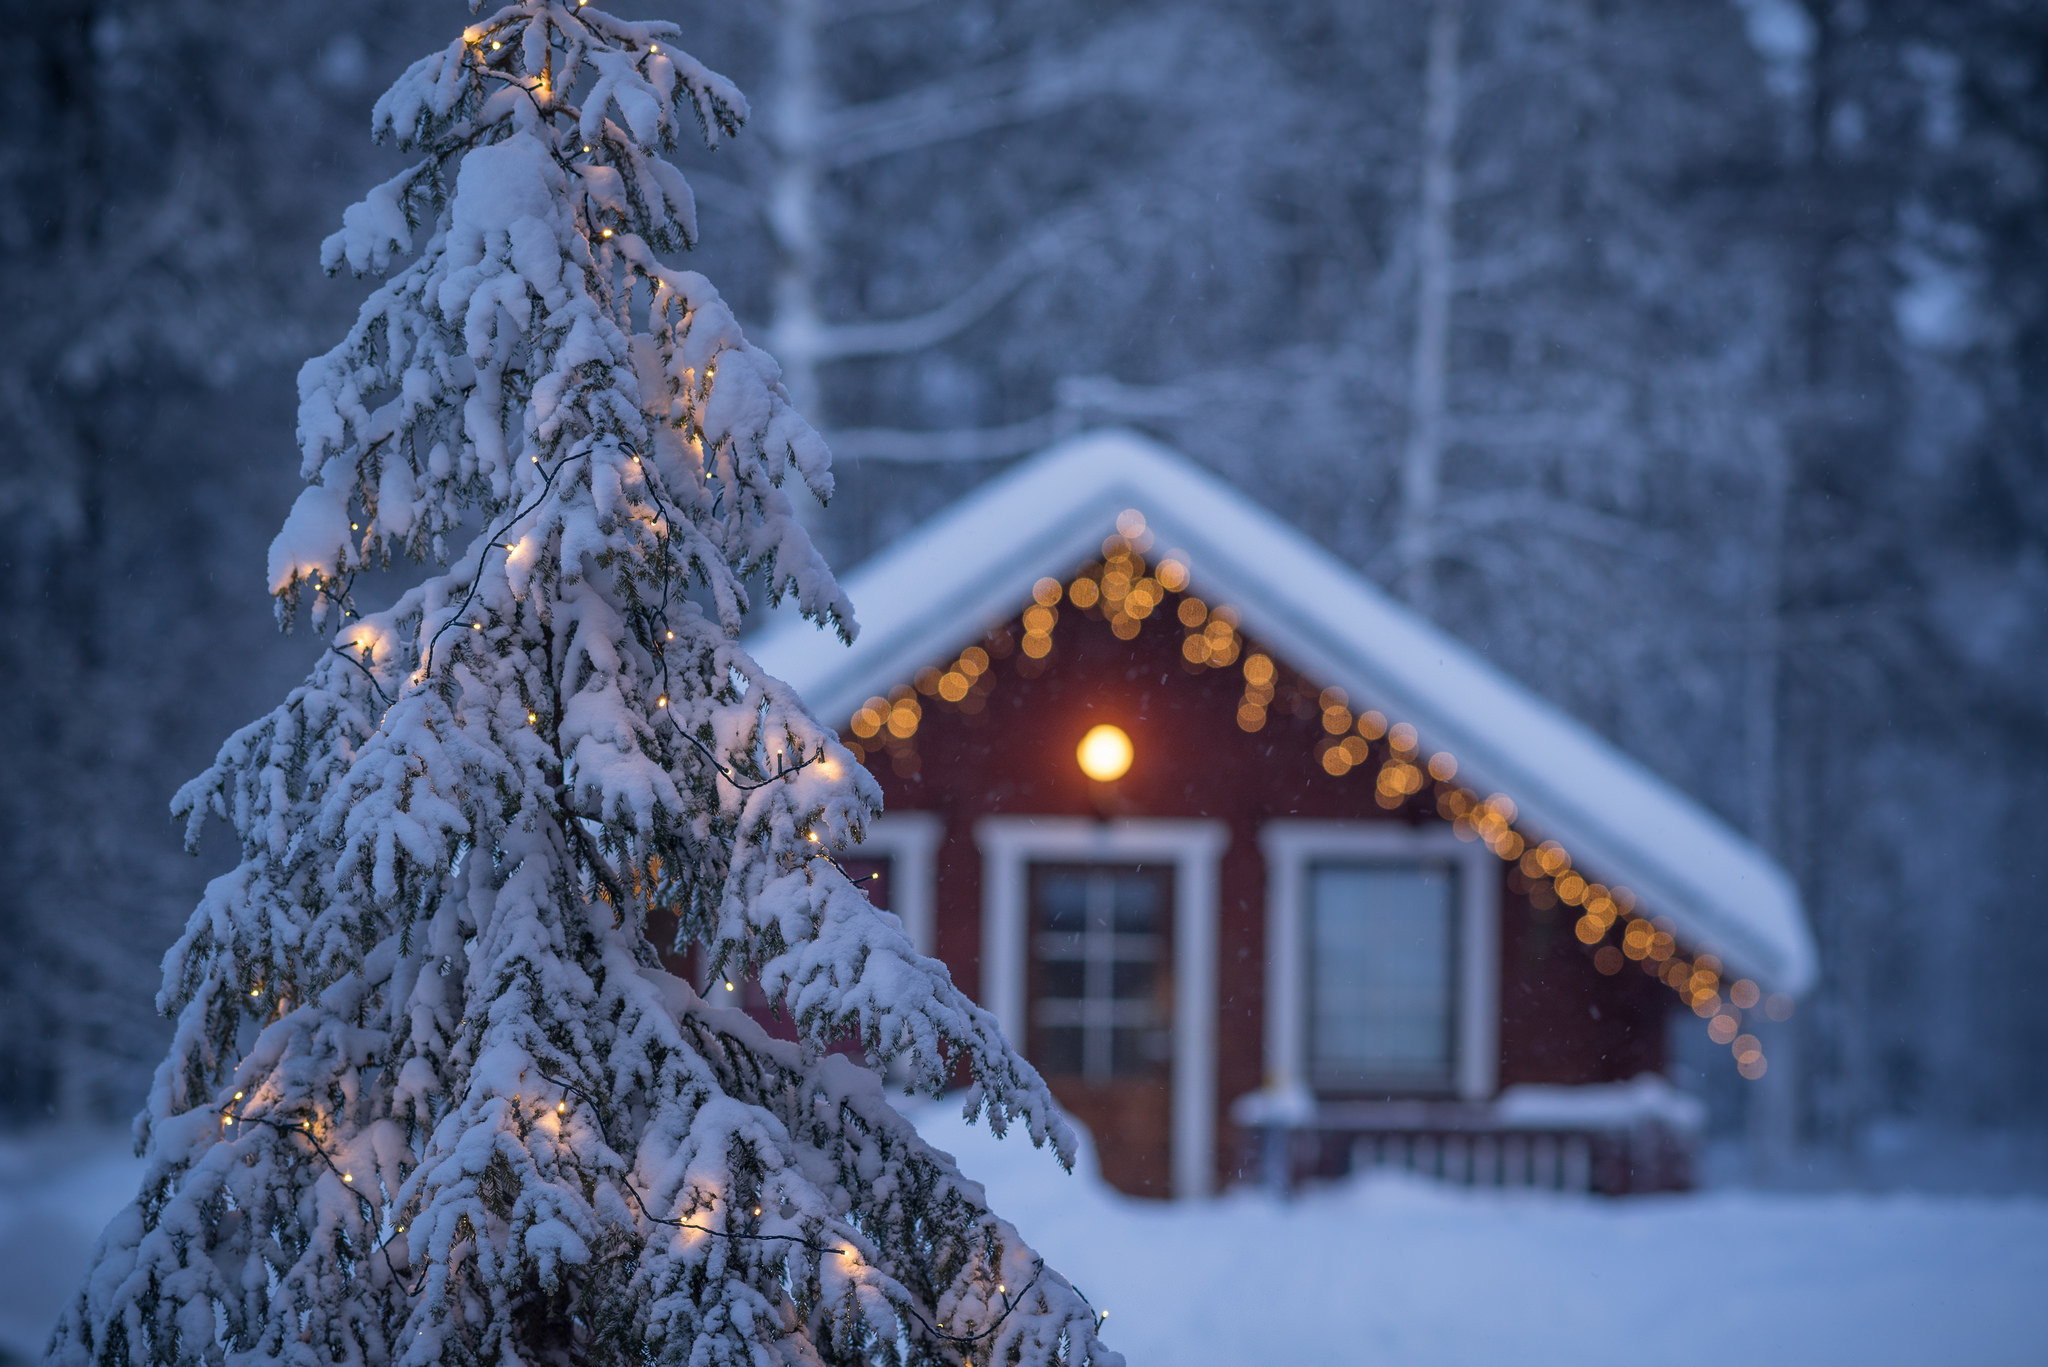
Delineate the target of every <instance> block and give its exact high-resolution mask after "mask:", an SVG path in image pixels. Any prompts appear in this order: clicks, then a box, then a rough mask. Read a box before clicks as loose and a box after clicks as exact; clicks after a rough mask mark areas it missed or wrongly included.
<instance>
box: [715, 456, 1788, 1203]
mask: <svg viewBox="0 0 2048 1367" xmlns="http://www.w3.org/2000/svg"><path fill="white" fill-rule="evenodd" d="M844 582H845V585H846V588H847V589H848V591H849V593H850V595H851V597H852V598H853V601H854V604H855V607H856V609H857V610H858V611H859V613H860V616H861V622H862V627H861V632H860V635H859V639H858V640H857V641H856V642H855V644H854V645H853V646H852V647H846V646H843V645H841V644H839V643H838V642H837V641H836V640H833V639H832V638H830V637H829V636H827V635H826V634H825V633H822V632H819V631H817V630H815V629H813V628H811V627H810V626H809V625H807V624H803V623H787V624H783V625H779V626H777V627H775V628H774V629H772V630H771V631H770V632H768V633H767V634H766V635H765V636H763V637H762V638H760V639H758V640H757V641H756V642H755V649H756V653H757V655H758V657H759V658H760V660H761V661H762V663H763V664H764V665H766V666H767V667H768V668H769V669H770V670H771V671H772V672H774V673H776V674H778V675H780V676H781V677H782V678H785V679H787V680H789V681H791V682H792V683H793V684H794V685H795V686H796V687H797V688H798V689H799V690H800V691H801V692H802V693H803V694H804V695H805V697H806V698H807V699H808V701H809V702H810V703H811V705H812V706H813V707H814V708H815V709H817V711H818V712H819V713H820V714H821V715H823V716H826V717H830V718H836V719H839V720H840V721H841V722H842V725H843V728H844V736H845V738H846V740H847V741H848V743H849V744H851V745H853V746H855V747H856V749H857V751H858V752H859V753H861V754H862V755H863V756H864V758H865V761H866V763H867V764H868V766H869V768H870V769H872V770H873V771H874V773H875V774H876V776H877V777H878V778H879V780H880V781H881V784H882V787H883V789H884V792H885V793H886V795H887V804H888V810H887V815H886V816H884V817H883V818H882V819H881V820H880V821H879V822H877V823H876V825H875V826H874V828H873V829H872V830H871V832H870V836H869V840H868V843H867V844H866V845H865V846H864V847H863V848H862V849H861V850H860V851H858V852H857V855H856V857H857V858H859V859H861V860H865V861H868V863H867V864H865V865H864V867H867V868H872V869H873V870H875V871H876V872H879V873H882V874H883V877H882V878H881V879H879V880H877V883H876V889H877V891H876V894H875V895H876V899H877V900H878V901H881V902H883V903H884V904H885V905H888V906H890V907H891V908H892V909H893V910H895V911H896V912H897V913H898V914H899V915H901V916H902V917H903V919H904V921H905V922H906V924H907V925H908V926H909V928H910V929H911V931H912V933H913V934H914V935H915V936H916V937H917V939H918V940H919V941H920V942H921V943H922V945H924V946H925V947H926V948H928V949H929V950H931V951H932V952H935V953H936V954H937V955H938V956H939V957H940V958H942V959H944V960H945V961H946V962H947V963H948V964H949V965H950V966H951V969H952V972H953V974H954V976H955V978H956V980H958V981H959V982H960V983H962V985H963V986H965V987H967V988H968V989H969V990H970V991H972V992H974V993H975V994H976V995H977V997H978V999H979V1000H980V1001H981V1002H982V1003H983V1004H984V1005H986V1006H987V1007H988V1008H989V1009H990V1010H992V1011H993V1012H994V1013H995V1015H996V1016H997V1018H998V1019H999V1020H1001V1021H1002V1023H1003V1025H1004V1027H1005V1028H1006V1029H1007V1030H1008V1031H1009V1033H1010V1034H1011V1037H1012V1038H1013V1039H1015V1040H1017V1041H1018V1042H1020V1043H1021V1044H1022V1046H1023V1048H1024V1050H1025V1053H1026V1055H1027V1056H1028V1057H1029V1058H1030V1059H1031V1060H1032V1061H1033V1062H1034V1063H1035V1064H1036V1065H1037V1066H1038V1068H1039V1069H1040V1071H1041V1072H1043V1073H1044V1074H1045V1075H1046V1077H1047V1079H1048V1081H1049V1082H1050V1083H1051V1085H1052V1087H1053V1090H1054V1092H1055V1093H1056V1094H1057V1096H1058V1097H1059V1098H1060V1100H1061V1103H1062V1104H1063V1105H1064V1106H1066V1107H1067V1108H1068V1109H1069V1110H1070V1111H1071V1113H1072V1114H1073V1115H1074V1116H1075V1117H1076V1118H1078V1119H1079V1120H1081V1121H1082V1122H1084V1123H1085V1124H1086V1125H1087V1126H1088V1127H1089V1128H1090V1129H1091V1130H1092V1131H1093V1133H1094V1136H1095V1140H1096V1145H1097V1149H1098V1152H1099V1154H1100V1157H1101V1163H1102V1170H1103V1173H1104V1175H1105V1177H1106V1178H1107V1179H1108V1180H1109V1181H1111V1182H1112V1183H1114V1184H1115V1185H1117V1186H1118V1187H1120V1188H1122V1189H1123V1190H1125V1191H1128V1192H1133V1193H1140V1194H1150V1195H1158V1196H1167V1195H1175V1196H1183V1197H1194V1196H1201V1195H1204V1194H1206V1193H1209V1192H1211V1191H1213V1190H1215V1189H1216V1188H1217V1187H1218V1186H1219V1185H1221V1184H1226V1183H1229V1182H1232V1181H1237V1180H1258V1179H1264V1180H1268V1181H1273V1182H1279V1183H1286V1182H1292V1181H1295V1180H1298V1179H1300V1178H1302V1177H1304V1176H1313V1175H1334V1174H1337V1173H1340V1172H1343V1171H1346V1170H1348V1169H1349V1168H1351V1167H1353V1166H1356V1165H1359V1164H1365V1163H1391V1164H1395V1165H1398V1166H1403V1167H1412V1168H1418V1169H1422V1170H1425V1171H1428V1172H1430V1173H1433V1174H1439V1175H1443V1176H1447V1177H1450V1178H1453V1179H1458V1180H1467V1181H1479V1182H1506V1183H1533V1184H1539V1185H1551V1186H1563V1187H1574V1186H1576V1187H1589V1186H1590V1187H1594V1188H1598V1189H1602V1190H1608V1191H1623V1190H1640V1189H1646V1188H1651V1189H1653V1188H1657V1187H1663V1186H1672V1185H1681V1184H1683V1183H1684V1182H1685V1181H1686V1180H1687V1159H1688V1154H1689V1149H1690V1142H1691V1139H1692V1137H1693V1135H1694V1133H1695V1132H1696V1130H1697V1126H1698V1112H1699V1107H1698V1105H1697V1103H1696V1102H1693V1101H1692V1100H1691V1099H1690V1098H1686V1097H1683V1096H1681V1095H1679V1094H1677V1093H1676V1092H1674V1091H1673V1090H1672V1089H1670V1088H1669V1087H1668V1086H1666V1085H1665V1084H1663V1083H1662V1081H1661V1079H1659V1078H1658V1077H1657V1076H1656V1074H1657V1073H1658V1071H1659V1070H1660V1069H1661V1068H1662V1067H1663V1066H1664V1064H1665V1061H1666V1058H1667V1052H1668V1048H1669V1040H1668V1038H1667V1036H1668V1032H1669V1031H1670V1030H1672V1029H1674V1028H1687V1029H1693V1028H1697V1029H1701V1030H1704V1031H1709V1032H1711V1033H1712V1034H1713V1037H1714V1038H1715V1039H1717V1040H1720V1041H1722V1042H1725V1043H1728V1044H1729V1045H1730V1047H1731V1058H1730V1060H1729V1065H1728V1066H1730V1067H1731V1068H1740V1069H1741V1070H1743V1071H1744V1072H1745V1074H1748V1075H1760V1074H1761V1072H1762V1071H1763V1069H1765V1068H1766V1067H1768V1061H1767V1060H1766V1059H1765V1058H1764V1057H1763V1055H1762V1050H1761V1046H1760V1044H1759V1043H1758V1042H1757V1033H1758V1030H1759V1028H1760V1027H1759V1025H1758V1021H1759V1020H1760V1019H1761V1018H1762V1017H1763V1016H1765V1015H1766V1014H1767V1013H1771V1012H1776V1013H1779V1014H1782V1011H1783V1010H1784V1009H1786V1008H1788V1007H1789V994H1794V993H1797V992H1798V991H1799V990H1801V989H1802V988H1803V987H1804V986H1805V984H1806V983H1807V981H1808V980H1809V978H1810V977H1811V975H1812V972H1813V966H1814V954H1813V947H1812V941H1811V936H1810V933H1809V931H1808V929H1807V926H1806V922H1805V919H1804V916H1803V913H1802V911H1801V909H1800V905H1799V901H1798V898H1797V895H1796V893H1795V892H1794V890H1793V888H1792V886H1791V883H1790V881H1789V880H1788V879H1787V878H1786V876H1785V874H1784V873H1783V872H1782V870H1780V869H1779V868H1778V867H1777V866H1776V865H1775V864H1773V863H1772V862H1770V861H1769V860H1768V859H1767V858H1765V857H1764V856H1763V855H1762V854H1761V853H1760V852H1759V851H1758V850H1756V849H1755V848H1754V847H1752V846H1751V845H1749V844H1748V843H1747V842H1746V841H1744V840H1743V839H1742V838H1740V837H1739V836H1737V835H1736V834H1734V833H1733V832H1732V831H1730V830H1729V829H1728V828H1727V827H1726V826H1724V825H1723V824H1722V823H1721V822H1720V821H1718V820H1717V819H1716V818H1714V817H1713V816H1711V815H1709V814H1708V813H1707V812H1705V811H1703V810H1702V809H1701V808H1700V807H1698V806H1697V805H1696V804H1694V803H1693V802H1691V801H1690V800H1689V799H1687V798H1686V797H1685V796H1684V795H1683V794H1681V793H1679V792H1677V791H1675V790H1673V789H1672V788H1671V787H1670V786H1669V785H1667V784H1665V783H1663V782H1661V781H1660V780H1658V779H1656V778H1654V777H1652V776H1651V775H1650V774H1649V773H1647V772H1646V771H1645V770H1644V769H1642V768H1641V767H1640V766H1638V765H1637V764H1635V763H1634V762H1632V761H1630V760H1629V759H1627V758H1626V757H1624V756H1622V755H1621V754H1619V753H1618V752H1616V751H1615V750H1614V749H1613V748H1612V747H1611V746H1609V745H1607V744H1606V743H1605V742H1604V741H1602V740H1601V739H1600V738H1599V737H1597V736H1595V735H1593V734H1592V733H1591V732H1589V731H1588V730H1587V729H1586V728H1585V727H1583V726H1581V725H1580V724H1579V723H1577V722H1575V721H1573V720H1571V719H1570V718H1568V717H1566V716H1565V715H1563V714H1562V713H1560V712H1559V711H1557V710H1556V709H1554V708H1552V707H1550V706H1549V705H1547V704H1546V703H1544V702H1543V701H1541V700H1540V699H1538V698H1536V697H1534V696H1533V695H1531V694H1530V693H1528V692H1527V691H1526V690H1524V689H1522V688H1520V687H1518V686H1517V685H1516V684H1514V683H1513V682H1512V681H1510V680H1508V679H1507V678H1505V677H1503V676H1502V675H1501V674H1500V673H1499V672H1498V671H1496V670H1495V669H1493V668H1492V667H1491V666H1490V665H1488V664H1486V663H1485V662H1483V661H1482V660H1480V659H1479V658H1477V657H1476V656H1475V655H1473V654H1472V653H1471V652H1470V651H1469V650H1467V649H1466V648H1464V647H1463V646H1461V645H1459V644H1458V643H1457V642H1456V641H1454V640H1453V639H1451V638H1450V637H1448V636H1446V635H1445V634H1443V633H1442V632H1440V631H1438V630H1437V629H1435V628H1434V627H1432V626H1431V625H1429V624H1428V623H1426V622H1424V621H1422V620H1420V619H1419V618H1417V617H1415V616H1414V615H1412V614H1410V613H1409V612H1407V611H1406V610H1405V609H1404V608H1402V607H1400V606H1399V605H1397V604H1395V603H1394V602H1392V601H1391V600H1390V599H1389V598H1388V597H1387V596H1386V595H1384V594H1383V593H1381V592H1380V591H1379V590H1378V589H1376V588H1375V587H1374V586H1372V585H1371V584H1370V583H1368V582H1367V581H1366V580H1364V579H1363V578H1362V577H1361V576H1359V575H1358V574H1357V573H1355V572H1354V571H1352V570H1351V569H1349V568H1348V567H1346V566H1344V565H1343V564H1341V563H1339V562H1337V561H1336V560H1334V559H1332V558H1331V557H1330V556H1328V555H1327V554H1325V553H1324V552H1322V551H1321V550H1320V549H1318V548H1317V547H1316V546H1314V545H1313V544H1312V543H1311V542H1310V541H1308V540H1307V539H1306V538H1305V537H1303V536H1302V535H1300V534H1299V533H1298V532H1296V531H1294V530H1293V529H1292V528H1290V527H1288V526H1286V525H1285V524H1283V523H1281V522H1279V521H1278V520H1276V519H1275V518H1273V517H1272V516H1271V515H1270V514H1268V513H1266V512H1264V511H1263V510H1261V509H1259V508H1258V507H1257V506H1256V505H1255V504H1254V503H1253V502H1252V501H1251V500H1250V499H1248V498H1246V497H1245V496H1244V495H1242V494H1240V493H1238V492H1237V491H1235V490H1232V489H1230V488H1228V487H1227V486H1225V485H1223V484H1221V483H1220V482H1218V481H1216V480H1215V479H1214V478H1212V477H1211V476H1209V475H1207V474H1205V473H1203V472H1201V471H1199V470H1197V469H1196V468H1195V467H1193V466H1192V465H1190V464H1188V463H1187V462H1185V461H1184V460H1182V459H1180V458H1179V457H1177V456H1175V455H1174V454H1173V453H1171V452H1169V451H1166V450H1164V449H1163V448H1161V447H1159V446H1157V445H1155V444H1153V443H1150V442H1148V441H1145V440H1143V439H1141V438H1138V437H1135V436H1131V435H1129V434H1124V433H1102V434H1095V435H1090V436H1086V437H1082V438H1078V439H1076V440H1074V441H1071V442H1068V443H1066V444H1064V445H1062V446H1060V447H1057V448H1055V449H1053V450H1051V451H1048V452H1046V453H1044V454H1043V455H1041V456H1039V457H1037V458H1035V459H1033V460H1031V461H1028V462H1026V463H1025V464H1023V465H1022V466H1020V467H1019V468H1017V469H1015V470H1013V471H1011V472H1010V473H1008V474H1007V475H1005V476H1004V477H1003V478H1001V479H998V480H996V481H995V482H993V483H992V484H990V485H987V486H985V487H984V488H983V489H981V490H980V491H978V492H977V493H975V494H974V495H973V496H971V497H970V498H968V499H967V500H966V501H964V502H963V503H961V504H960V505H958V506H956V507H955V508H954V509H953V510H951V511H950V512H948V513H946V514H944V515H942V516H941V517H939V518H938V519H936V520H935V521H933V522H932V523H930V524H928V525H926V526H925V527H923V528H921V529H919V530H918V531H917V532H915V533H914V534H912V535H910V536H909V537H907V538H905V539H904V540H903V541H902V542H901V543H900V544H898V545H897V546H896V547H894V548H893V549H892V550H890V551H889V552H888V553H886V554H885V555H883V556H881V557H879V558H878V559H877V560H876V561H874V562H871V563H870V564H868V565H866V566H864V567H861V568H860V569H858V570H856V571H855V572H854V573H853V574H851V575H850V576H848V577H847V578H846V580H845V581H844ZM1097 728H1114V730H1113V731H1098V730H1097ZM1091 733H1093V741H1092V743H1091V744H1090V745H1088V746H1087V747H1086V749H1085V750H1084V740H1085V739H1087V738H1089V737H1090V736H1091ZM1084 763H1085V766H1086V768H1085V769H1084ZM1087 770H1093V771H1094V773H1095V776H1092V777H1091V774H1090V773H1089V772H1087ZM1687 1007H1689V1008H1690V1012H1689V1013H1685V1014H1682V1015H1681V1013H1680V1009H1681V1008H1687ZM1674 1020H1682V1024H1681V1025H1678V1026H1674V1024H1673V1022H1674Z"/></svg>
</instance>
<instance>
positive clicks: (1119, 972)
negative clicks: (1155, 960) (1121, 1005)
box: [1109, 959, 1152, 997]
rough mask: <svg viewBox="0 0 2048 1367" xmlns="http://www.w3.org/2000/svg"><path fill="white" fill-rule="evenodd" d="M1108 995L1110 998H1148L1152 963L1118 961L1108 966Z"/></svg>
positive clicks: (1150, 987) (1146, 961)
mask: <svg viewBox="0 0 2048 1367" xmlns="http://www.w3.org/2000/svg"><path fill="white" fill-rule="evenodd" d="M1109 995H1110V996H1112V997H1149V996H1151V995H1152V962H1151V960H1149V959H1146V960H1141V961H1138V962H1131V961H1129V960H1120V961H1118V962H1117V963H1114V964H1112V965H1110V970H1109Z"/></svg>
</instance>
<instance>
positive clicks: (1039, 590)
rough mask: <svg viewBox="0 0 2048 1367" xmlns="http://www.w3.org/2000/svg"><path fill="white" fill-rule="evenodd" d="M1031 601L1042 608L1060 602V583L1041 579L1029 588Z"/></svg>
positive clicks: (1055, 580)
mask: <svg viewBox="0 0 2048 1367" xmlns="http://www.w3.org/2000/svg"><path fill="white" fill-rule="evenodd" d="M1031 601H1032V602H1034V603H1036V604H1038V606H1040V607H1042V608H1049V607H1051V606H1052V605H1053V604H1054V603H1057V602H1059V601H1060V581H1059V580H1057V579H1041V580H1039V581H1038V582H1037V583H1036V584H1033V585H1032V586H1031Z"/></svg>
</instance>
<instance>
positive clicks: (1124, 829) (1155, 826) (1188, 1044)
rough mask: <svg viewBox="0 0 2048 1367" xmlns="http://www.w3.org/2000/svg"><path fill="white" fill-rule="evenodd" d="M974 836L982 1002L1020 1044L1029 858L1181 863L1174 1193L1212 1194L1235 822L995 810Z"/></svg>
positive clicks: (1176, 884) (1176, 869) (1176, 872)
mask: <svg viewBox="0 0 2048 1367" xmlns="http://www.w3.org/2000/svg"><path fill="white" fill-rule="evenodd" d="M974 839H975V843H976V844H977V845H979V846H980V847H981V996H982V1005H983V1006H985V1007H987V1008H988V1009H989V1011H990V1012H991V1013H992V1014H993V1015H994V1016H995V1018H996V1020H997V1022H998V1023H999V1024H1000V1025H1001V1026H1002V1027H1003V1033H1004V1034H1006V1035H1008V1036H1009V1037H1010V1040H1011V1042H1012V1043H1013V1044H1015V1045H1016V1046H1017V1047H1018V1048H1019V1049H1022V1048H1023V1046H1024V1040H1025V1038H1026V1036H1025V1027H1026V1024H1027V1019H1026V1005H1027V1004H1026V1001H1025V976H1026V968H1027V965H1028V964H1029V962H1030V953H1029V945H1028V943H1027V934H1028V931H1029V926H1028V924H1027V922H1028V920H1029V907H1028V905H1027V902H1028V897H1029V893H1028V890H1027V889H1026V887H1025V878H1026V874H1027V873H1028V871H1029V867H1030V865H1031V864H1032V863H1034V862H1046V863H1075V864H1138V863H1145V864H1171V865H1172V866H1173V1037H1172V1041H1173V1065H1172V1073H1171V1078H1172V1088H1173V1092H1172V1097H1171V1102H1170V1105H1171V1115H1172V1155H1171V1166H1172V1181H1173V1194H1174V1196H1175V1197H1176V1198H1177V1199H1180V1200H1195V1199H1199V1198H1201V1197H1204V1196H1207V1195H1208V1194H1209V1193H1210V1191H1211V1190H1212V1189H1213V1187H1214V1185H1215V1181H1214V1175H1215V1171H1216V899H1217V883H1218V866H1219V865H1220V864H1221V862H1222V859H1223V851H1224V850H1225V849H1227V848H1229V845H1230V828H1229V827H1228V826H1226V825H1225V824H1224V823H1223V822H1221V821H1195V820H1165V819H1160V820H1127V821H1092V820H1089V819H1088V818H1086V817H1053V816H1041V817H1030V816H991V817H984V818H982V819H981V820H980V821H978V822H976V823H975V826H974Z"/></svg>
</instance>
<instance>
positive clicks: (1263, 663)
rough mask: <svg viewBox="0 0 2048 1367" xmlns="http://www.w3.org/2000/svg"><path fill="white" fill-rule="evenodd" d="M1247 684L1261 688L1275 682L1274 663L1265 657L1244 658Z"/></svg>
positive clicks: (1248, 656) (1250, 656)
mask: <svg viewBox="0 0 2048 1367" xmlns="http://www.w3.org/2000/svg"><path fill="white" fill-rule="evenodd" d="M1244 678H1245V682H1246V683H1249V684H1255V685H1258V686H1260V687H1263V686H1265V685H1266V684H1269V683H1271V682H1273V662H1272V661H1271V660H1270V659H1268V658H1267V657H1265V656H1264V655H1247V656H1245V657H1244Z"/></svg>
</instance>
